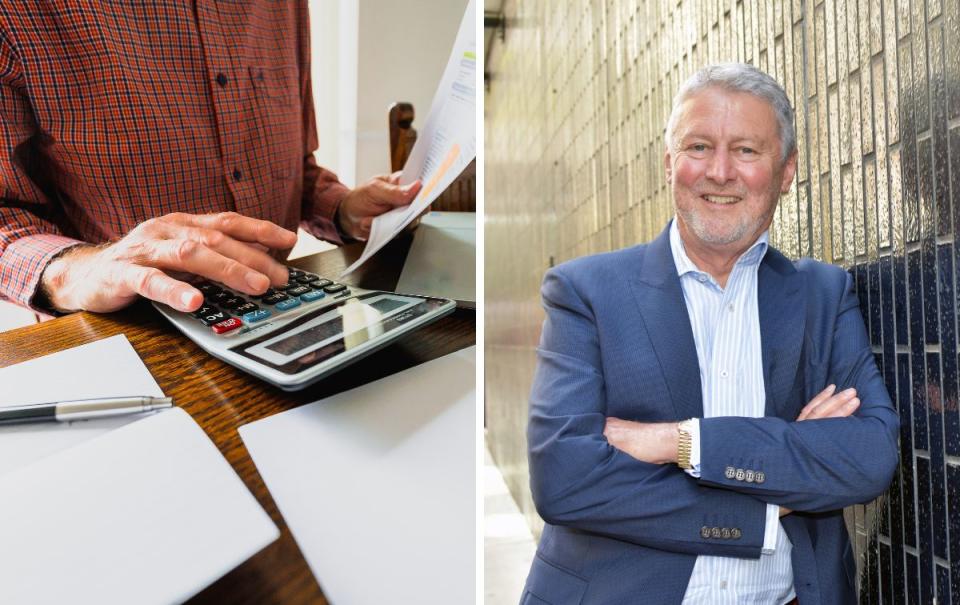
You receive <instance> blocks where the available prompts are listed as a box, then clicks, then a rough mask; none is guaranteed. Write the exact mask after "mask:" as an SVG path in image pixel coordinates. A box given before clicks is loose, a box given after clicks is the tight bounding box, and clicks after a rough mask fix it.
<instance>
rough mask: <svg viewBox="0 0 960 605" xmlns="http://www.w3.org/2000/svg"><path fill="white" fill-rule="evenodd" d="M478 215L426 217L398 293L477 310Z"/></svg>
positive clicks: (452, 213)
mask: <svg viewBox="0 0 960 605" xmlns="http://www.w3.org/2000/svg"><path fill="white" fill-rule="evenodd" d="M476 221H477V215H476V213H475V212H431V213H430V214H428V215H426V216H425V217H423V221H422V222H421V223H420V227H418V228H417V231H416V233H414V235H413V243H412V244H410V251H409V252H407V259H406V260H405V261H404V263H403V271H402V272H401V273H400V279H399V281H397V292H402V293H404V294H422V295H425V296H434V297H439V298H451V299H453V300H455V301H457V305H458V306H461V307H467V308H470V309H473V308H476V304H477V303H476V301H477V294H476V286H477V263H476V256H477V254H476V253H477V229H476Z"/></svg>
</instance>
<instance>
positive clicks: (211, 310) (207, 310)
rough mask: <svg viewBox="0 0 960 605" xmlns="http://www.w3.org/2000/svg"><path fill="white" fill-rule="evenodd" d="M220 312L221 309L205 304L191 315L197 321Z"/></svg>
mask: <svg viewBox="0 0 960 605" xmlns="http://www.w3.org/2000/svg"><path fill="white" fill-rule="evenodd" d="M219 310H220V309H218V308H216V307H214V306H213V305H207V304H204V305H202V306H201V307H200V308H199V309H197V310H196V311H194V312H193V313H191V315H193V316H194V317H196V318H197V319H200V318H201V317H203V316H204V315H210V314H211V313H216V312H217V311H219Z"/></svg>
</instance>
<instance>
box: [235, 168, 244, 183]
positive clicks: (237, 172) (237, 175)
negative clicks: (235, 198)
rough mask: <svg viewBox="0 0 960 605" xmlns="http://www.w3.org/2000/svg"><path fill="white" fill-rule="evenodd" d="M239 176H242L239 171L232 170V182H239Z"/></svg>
mask: <svg viewBox="0 0 960 605" xmlns="http://www.w3.org/2000/svg"><path fill="white" fill-rule="evenodd" d="M241 176H243V175H242V174H240V171H239V170H234V171H233V180H235V181H239V180H240V177H241Z"/></svg>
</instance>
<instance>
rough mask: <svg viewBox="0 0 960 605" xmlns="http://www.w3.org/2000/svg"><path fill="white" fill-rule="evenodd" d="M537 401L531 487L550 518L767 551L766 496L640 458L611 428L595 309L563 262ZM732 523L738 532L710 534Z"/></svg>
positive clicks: (658, 542)
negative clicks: (618, 444)
mask: <svg viewBox="0 0 960 605" xmlns="http://www.w3.org/2000/svg"><path fill="white" fill-rule="evenodd" d="M542 294H543V301H544V306H545V308H546V312H547V317H546V321H545V322H544V327H543V335H542V337H541V342H540V347H539V348H538V351H537V352H538V364H537V370H536V374H535V377H534V384H533V389H532V393H531V399H530V424H529V426H528V434H527V437H528V445H529V461H530V475H531V488H532V491H533V499H534V502H535V504H536V506H537V510H538V512H539V513H540V515H541V516H542V517H543V519H544V520H545V521H546V522H547V523H551V524H553V525H563V526H569V527H573V528H577V529H581V530H585V531H590V532H595V533H598V534H603V535H606V536H609V537H613V538H617V539H620V540H625V541H629V542H634V543H636V544H640V545H643V546H648V547H652V548H658V549H662V550H667V551H672V552H679V553H687V554H694V555H716V556H735V557H753V558H756V557H759V556H760V551H761V546H762V544H763V537H764V526H765V519H766V504H764V503H763V502H761V501H760V500H758V499H756V498H754V497H752V496H748V495H745V494H738V493H736V492H732V491H730V490H725V489H717V488H714V487H710V486H706V485H701V484H699V483H698V482H697V480H696V479H694V478H692V477H689V476H688V475H687V474H686V473H684V472H683V471H682V470H681V469H679V468H678V467H676V466H673V465H655V464H647V463H644V462H640V461H638V460H636V459H634V458H632V457H630V456H628V455H627V454H625V453H623V452H621V451H620V450H618V449H616V448H614V447H613V446H611V445H610V444H609V443H607V440H606V438H605V437H604V436H603V428H604V424H605V422H606V407H607V406H606V399H605V394H604V379H603V371H602V363H601V355H600V343H599V339H598V333H597V329H596V324H595V320H594V317H593V313H592V311H591V310H590V308H589V305H588V304H587V302H586V301H585V300H584V298H582V297H581V296H580V294H579V293H578V292H577V291H576V289H575V288H574V287H573V285H572V284H571V283H570V281H569V280H568V279H567V278H566V277H565V276H564V275H563V274H562V273H561V272H560V271H559V270H557V269H553V270H551V271H550V272H548V273H547V276H546V278H545V279H544V284H543V289H542ZM713 528H718V529H720V530H722V529H723V528H727V529H729V530H734V529H736V531H731V534H732V535H729V536H728V537H714V536H710V535H708V536H707V537H704V535H703V530H704V529H706V530H707V532H706V533H707V534H710V531H711V530H712V529H713Z"/></svg>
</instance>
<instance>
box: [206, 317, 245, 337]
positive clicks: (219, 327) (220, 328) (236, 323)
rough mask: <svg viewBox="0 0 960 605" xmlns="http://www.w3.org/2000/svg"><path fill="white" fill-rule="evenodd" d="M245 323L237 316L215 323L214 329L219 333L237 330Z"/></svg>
mask: <svg viewBox="0 0 960 605" xmlns="http://www.w3.org/2000/svg"><path fill="white" fill-rule="evenodd" d="M242 325H243V322H242V321H240V320H239V319H237V318H236V317H231V318H230V319H227V320H224V321H221V322H220V323H215V324H213V331H214V332H216V333H217V334H225V333H226V332H229V331H230V330H236V329H237V328H239V327H240V326H242Z"/></svg>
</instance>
